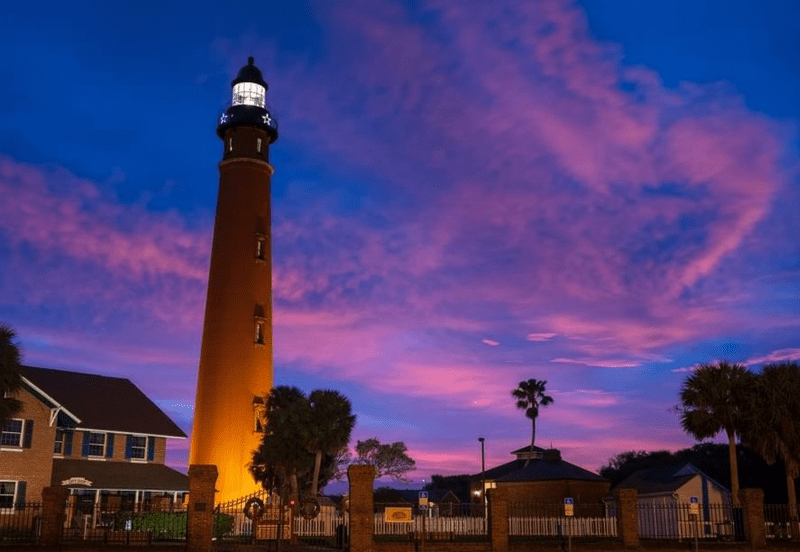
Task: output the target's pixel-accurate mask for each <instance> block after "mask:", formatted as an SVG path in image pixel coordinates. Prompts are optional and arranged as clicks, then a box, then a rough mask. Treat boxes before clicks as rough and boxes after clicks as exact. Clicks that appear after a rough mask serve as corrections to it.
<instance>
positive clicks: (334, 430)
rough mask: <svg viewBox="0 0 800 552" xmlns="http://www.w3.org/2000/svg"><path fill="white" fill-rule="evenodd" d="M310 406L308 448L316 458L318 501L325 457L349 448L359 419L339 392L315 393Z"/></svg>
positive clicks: (314, 485) (313, 488)
mask: <svg viewBox="0 0 800 552" xmlns="http://www.w3.org/2000/svg"><path fill="white" fill-rule="evenodd" d="M308 402H309V406H310V408H311V426H310V428H309V429H310V431H309V441H308V448H309V450H310V452H312V453H313V454H314V475H313V476H312V479H311V496H312V497H316V496H317V483H318V481H319V472H320V466H321V464H322V456H323V455H325V454H327V455H336V454H338V453H339V452H340V451H341V450H342V449H343V448H346V447H347V444H348V443H349V442H350V434H351V433H352V432H353V426H354V425H355V423H356V417H355V416H353V414H352V412H351V410H352V408H351V406H350V401H349V400H348V399H347V397H345V396H344V395H342V394H341V393H339V392H338V391H333V390H330V389H318V390H316V391H312V392H311V394H310V395H309V396H308Z"/></svg>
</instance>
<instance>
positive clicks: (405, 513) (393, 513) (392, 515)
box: [383, 506, 414, 523]
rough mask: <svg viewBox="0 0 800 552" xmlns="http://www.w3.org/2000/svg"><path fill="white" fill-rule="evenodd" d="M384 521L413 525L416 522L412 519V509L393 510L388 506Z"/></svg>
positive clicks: (384, 512)
mask: <svg viewBox="0 0 800 552" xmlns="http://www.w3.org/2000/svg"><path fill="white" fill-rule="evenodd" d="M383 521H385V522H386V523H411V522H412V521H414V518H412V517H411V507H407V508H391V507H388V506H387V507H386V510H384V511H383Z"/></svg>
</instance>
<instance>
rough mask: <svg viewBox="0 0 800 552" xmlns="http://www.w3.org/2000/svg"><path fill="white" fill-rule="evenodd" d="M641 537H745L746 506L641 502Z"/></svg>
mask: <svg viewBox="0 0 800 552" xmlns="http://www.w3.org/2000/svg"><path fill="white" fill-rule="evenodd" d="M637 512H638V517H639V537H640V538H643V539H666V540H685V539H694V538H698V539H716V540H743V539H744V523H743V519H744V518H743V513H742V509H741V508H740V507H738V506H732V505H730V504H698V505H697V510H696V512H697V513H694V511H693V510H692V506H691V505H690V504H681V503H670V502H664V503H654V502H639V503H638V504H637Z"/></svg>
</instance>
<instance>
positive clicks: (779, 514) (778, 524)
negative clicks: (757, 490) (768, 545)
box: [764, 504, 800, 541]
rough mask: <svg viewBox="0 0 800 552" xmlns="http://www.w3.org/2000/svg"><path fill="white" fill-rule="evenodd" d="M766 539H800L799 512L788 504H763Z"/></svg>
mask: <svg viewBox="0 0 800 552" xmlns="http://www.w3.org/2000/svg"><path fill="white" fill-rule="evenodd" d="M764 526H765V529H766V532H767V538H768V539H775V540H794V541H800V512H799V511H798V507H792V506H789V505H788V504H764Z"/></svg>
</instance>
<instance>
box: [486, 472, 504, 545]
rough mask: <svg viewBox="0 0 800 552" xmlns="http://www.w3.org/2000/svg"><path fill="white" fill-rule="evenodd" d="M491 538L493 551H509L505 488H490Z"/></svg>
mask: <svg viewBox="0 0 800 552" xmlns="http://www.w3.org/2000/svg"><path fill="white" fill-rule="evenodd" d="M487 498H488V499H489V527H488V529H489V539H490V540H491V542H492V552H508V496H507V495H506V493H505V489H503V488H500V487H496V488H494V489H489V492H488V497H487Z"/></svg>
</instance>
